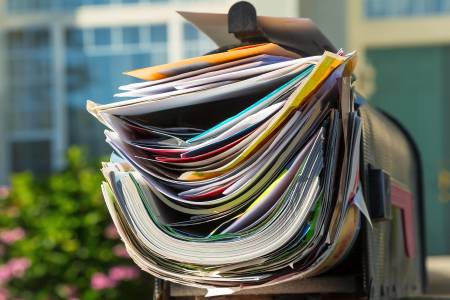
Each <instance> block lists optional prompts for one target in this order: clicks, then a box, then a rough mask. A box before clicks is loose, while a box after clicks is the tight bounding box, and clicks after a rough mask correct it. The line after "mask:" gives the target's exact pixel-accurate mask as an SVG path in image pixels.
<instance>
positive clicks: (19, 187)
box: [0, 148, 152, 300]
mask: <svg viewBox="0 0 450 300" xmlns="http://www.w3.org/2000/svg"><path fill="white" fill-rule="evenodd" d="M99 167H100V165H99V164H89V163H88V162H87V160H86V155H85V154H84V151H82V149H80V148H71V149H70V150H69V151H68V155H67V168H66V169H65V170H64V171H61V172H59V173H57V174H54V175H51V176H49V177H46V178H36V177H34V176H33V175H32V174H30V173H20V174H16V175H14V176H13V177H12V178H11V190H10V191H11V192H10V195H9V196H7V197H6V198H5V199H3V200H1V201H0V212H1V213H0V230H1V231H0V232H1V234H0V247H1V249H0V251H1V252H2V253H1V255H0V264H1V266H0V273H1V272H2V271H5V270H4V269H5V268H6V267H7V266H10V265H11V263H10V262H11V260H14V259H17V258H21V259H26V261H28V262H29V266H27V265H26V264H25V265H24V264H22V268H23V269H26V270H22V272H21V270H18V271H17V270H16V273H17V274H11V272H10V273H7V272H6V271H5V272H6V273H5V272H3V273H5V274H6V275H8V274H9V277H8V276H6V275H5V274H3V275H2V274H0V299H2V293H3V294H5V295H6V296H5V297H4V298H5V299H33V300H40V299H46V300H48V299H87V300H90V299H145V298H149V297H151V292H152V286H151V280H150V277H149V276H148V275H146V274H144V273H143V272H140V271H137V269H136V273H137V274H138V275H136V276H134V277H137V278H134V277H133V278H134V279H133V280H126V279H123V280H120V279H119V280H116V281H114V282H113V284H112V287H108V286H104V287H101V286H100V287H99V286H98V283H97V286H95V283H93V282H92V280H93V278H94V277H95V276H96V275H99V274H100V275H102V276H103V274H105V275H106V277H107V276H108V272H109V274H111V269H114V268H117V266H120V267H127V266H128V267H127V268H135V267H134V265H133V263H132V261H131V260H130V259H129V258H128V257H124V255H117V254H116V253H115V252H114V249H115V248H116V249H117V247H123V246H122V245H121V241H120V240H119V239H118V237H116V238H114V237H111V236H109V238H108V237H107V236H105V229H106V228H108V226H109V227H111V226H112V225H111V219H110V217H109V214H108V212H107V210H106V207H105V205H104V202H103V199H102V195H101V191H100V183H101V181H102V175H101V172H100V171H99ZM19 229H20V230H19ZM113 229H114V227H113ZM14 230H15V231H14ZM18 230H19V231H18ZM8 232H9V235H10V236H9V240H8V235H7V233H8ZM21 233H22V235H23V237H21V236H17V235H20V234H21ZM2 234H3V237H4V238H3V242H2V239H1V236H2ZM11 234H12V237H11ZM14 234H16V240H14ZM106 235H108V234H106ZM8 263H9V265H8ZM19 265H20V264H19ZM19 269H20V268H19ZM13 271H14V270H13ZM2 276H3V277H2ZM5 276H6V277H5ZM93 276H94V277H93ZM97 277H98V276H97ZM100 277H101V276H100ZM103 277H105V276H103ZM128 279H131V278H128ZM100 285H101V282H100Z"/></svg>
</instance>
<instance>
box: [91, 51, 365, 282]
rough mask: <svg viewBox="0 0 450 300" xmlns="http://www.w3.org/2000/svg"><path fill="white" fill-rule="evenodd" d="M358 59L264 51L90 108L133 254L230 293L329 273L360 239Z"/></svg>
mask: <svg viewBox="0 0 450 300" xmlns="http://www.w3.org/2000/svg"><path fill="white" fill-rule="evenodd" d="M355 61H356V56H355V54H354V53H350V54H345V53H343V52H342V51H340V52H339V53H336V54H334V53H330V52H325V53H324V54H323V55H321V56H313V57H302V58H300V57H299V56H298V55H297V54H295V53H293V52H290V51H288V50H285V49H283V48H282V47H280V46H278V45H276V44H272V43H267V44H256V45H251V46H246V47H241V48H235V49H231V50H228V51H226V52H221V53H215V54H209V55H205V56H200V57H196V58H191V59H186V60H182V61H178V62H175V63H169V64H165V65H160V66H153V67H149V68H144V69H139V70H135V71H131V72H128V73H126V74H127V75H130V76H133V77H136V78H139V79H141V80H142V81H141V82H138V83H133V84H129V85H126V86H121V87H119V89H120V92H119V93H118V94H116V96H117V97H128V98H131V99H127V100H123V101H118V102H113V103H110V104H103V105H99V104H95V103H94V102H91V101H88V104H87V107H88V110H89V112H90V113H91V114H93V115H94V116H95V117H96V118H97V119H98V120H99V121H100V122H102V123H103V124H104V125H105V126H106V127H107V130H106V131H105V135H106V141H107V142H108V143H109V144H110V145H111V147H112V149H113V150H114V152H113V155H112V156H111V160H110V161H109V162H104V163H103V169H102V171H103V174H104V176H105V182H104V183H103V185H102V191H103V194H104V198H105V201H106V204H107V207H108V209H109V212H110V214H111V216H112V218H113V220H114V223H115V225H116V226H117V228H118V231H119V233H120V236H121V238H122V239H123V241H124V242H125V244H126V247H127V250H128V252H129V254H130V256H131V258H132V259H133V260H134V261H135V263H136V264H137V265H139V266H140V267H141V268H142V269H143V270H145V271H147V272H149V273H151V274H153V275H155V276H157V277H160V278H163V279H167V280H170V281H173V282H178V283H182V284H185V285H191V286H196V287H205V288H223V289H228V290H232V291H234V290H237V289H246V288H253V287H258V286H262V285H271V284H276V283H279V282H283V281H287V280H292V279H294V278H305V277H310V276H313V275H317V274H319V273H323V272H324V271H326V270H328V269H330V268H331V267H333V266H334V265H336V264H337V263H338V262H339V261H341V260H342V258H343V257H344V256H345V254H346V253H348V251H349V249H350V248H351V246H352V243H353V242H354V241H355V238H356V236H357V233H358V229H359V224H360V210H361V205H362V204H363V203H364V202H363V201H362V199H361V197H362V196H361V192H360V189H359V179H358V173H359V170H358V166H359V140H360V131H361V130H360V120H359V117H358V115H357V113H356V112H355V111H354V103H353V99H354V95H353V91H352V87H351V73H352V71H353V68H354V66H355Z"/></svg>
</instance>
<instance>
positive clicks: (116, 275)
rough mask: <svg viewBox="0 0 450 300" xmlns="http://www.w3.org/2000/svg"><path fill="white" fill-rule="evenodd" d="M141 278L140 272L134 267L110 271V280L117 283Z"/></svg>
mask: <svg viewBox="0 0 450 300" xmlns="http://www.w3.org/2000/svg"><path fill="white" fill-rule="evenodd" d="M137 277H139V270H138V269H137V268H136V267H132V266H115V267H112V268H111V269H110V270H109V278H111V279H113V280H115V281H122V280H131V279H135V278H137Z"/></svg>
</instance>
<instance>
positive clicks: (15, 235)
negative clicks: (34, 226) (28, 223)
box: [0, 227, 25, 245]
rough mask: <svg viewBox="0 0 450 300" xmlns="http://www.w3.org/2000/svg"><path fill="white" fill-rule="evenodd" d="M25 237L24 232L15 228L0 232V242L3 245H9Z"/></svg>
mask: <svg viewBox="0 0 450 300" xmlns="http://www.w3.org/2000/svg"><path fill="white" fill-rule="evenodd" d="M24 237H25V230H23V228H20V227H17V228H13V229H9V230H2V231H0V241H1V242H3V243H4V244H7V245H11V244H14V243H15V242H17V241H20V240H22V239H23V238H24Z"/></svg>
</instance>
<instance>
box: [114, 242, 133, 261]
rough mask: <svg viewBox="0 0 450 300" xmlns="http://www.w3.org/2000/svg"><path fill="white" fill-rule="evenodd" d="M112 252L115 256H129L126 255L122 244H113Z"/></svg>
mask: <svg viewBox="0 0 450 300" xmlns="http://www.w3.org/2000/svg"><path fill="white" fill-rule="evenodd" d="M113 253H114V255H115V256H117V257H123V258H128V257H130V256H129V255H128V252H127V249H126V248H125V246H124V245H117V246H114V248H113Z"/></svg>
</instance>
